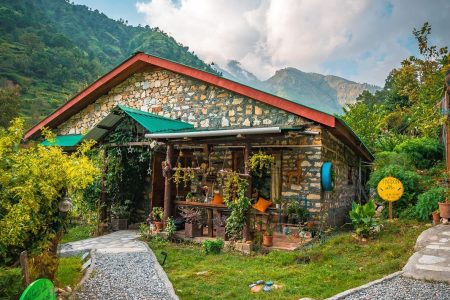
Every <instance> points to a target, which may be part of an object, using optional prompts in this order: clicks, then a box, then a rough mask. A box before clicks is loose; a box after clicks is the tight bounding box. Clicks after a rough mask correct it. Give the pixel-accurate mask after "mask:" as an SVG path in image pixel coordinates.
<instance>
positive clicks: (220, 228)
mask: <svg viewBox="0 0 450 300" xmlns="http://www.w3.org/2000/svg"><path fill="white" fill-rule="evenodd" d="M226 221H227V217H225V216H221V217H219V216H217V217H215V218H214V220H213V222H214V227H215V228H216V237H218V238H221V239H222V240H224V241H228V234H227V233H226V230H225V225H226Z"/></svg>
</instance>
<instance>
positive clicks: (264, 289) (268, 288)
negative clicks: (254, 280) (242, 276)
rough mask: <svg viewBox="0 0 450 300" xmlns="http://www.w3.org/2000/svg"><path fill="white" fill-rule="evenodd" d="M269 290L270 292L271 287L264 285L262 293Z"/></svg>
mask: <svg viewBox="0 0 450 300" xmlns="http://www.w3.org/2000/svg"><path fill="white" fill-rule="evenodd" d="M271 290H272V287H271V286H269V285H265V286H264V288H263V291H264V292H270V291H271Z"/></svg>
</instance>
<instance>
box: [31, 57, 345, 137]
mask: <svg viewBox="0 0 450 300" xmlns="http://www.w3.org/2000/svg"><path fill="white" fill-rule="evenodd" d="M139 62H144V63H147V64H151V65H154V66H157V67H160V68H163V69H166V70H169V71H172V72H175V73H179V74H182V75H185V76H189V77H192V78H195V79H198V80H201V81H204V82H206V83H209V84H211V85H215V86H217V87H220V88H223V89H226V90H230V91H232V92H235V93H237V94H240V95H243V96H246V97H249V98H252V99H255V100H257V101H260V102H263V103H265V104H268V105H271V106H274V107H277V108H279V109H282V110H285V111H288V112H290V113H293V114H296V115H298V116H301V117H304V118H306V119H310V120H312V121H315V122H318V123H320V124H323V125H326V126H329V127H335V124H336V119H335V117H334V116H332V115H329V114H326V113H323V112H320V111H317V110H314V109H312V108H309V107H306V106H302V105H300V104H297V103H294V102H291V101H288V100H286V99H283V98H280V97H277V96H274V95H271V94H267V93H264V92H262V91H259V90H256V89H253V88H251V87H248V86H245V85H242V84H239V83H237V82H234V81H231V80H228V79H225V78H222V77H219V76H216V75H214V74H211V73H208V72H205V71H201V70H198V69H194V68H190V67H187V66H184V65H181V64H178V63H175V62H172V61H168V60H165V59H162V58H158V57H154V56H150V55H147V54H145V53H142V52H141V53H137V54H135V55H134V56H132V57H130V58H129V59H128V60H126V61H124V62H123V63H122V64H121V65H119V66H118V67H116V68H115V69H113V70H112V71H111V72H109V73H107V74H105V75H104V76H103V77H101V78H100V79H98V80H97V81H95V82H94V83H93V84H91V85H90V86H89V87H88V88H86V89H85V90H84V91H82V92H80V93H79V94H77V95H76V96H75V97H73V98H72V99H71V100H69V101H68V102H66V103H65V104H63V105H62V106H60V107H59V108H58V109H57V110H55V111H54V112H53V113H51V114H50V115H49V116H48V117H47V118H45V119H44V120H42V121H41V122H39V123H38V124H36V125H35V126H34V127H32V128H31V129H30V130H28V131H27V133H26V134H25V136H24V139H25V140H26V139H29V138H30V137H32V136H34V135H36V134H37V133H38V132H39V130H41V129H42V128H43V127H44V126H49V125H53V126H57V125H59V124H61V123H62V122H64V121H60V120H57V119H58V118H59V117H61V118H64V115H69V116H71V115H73V114H74V112H73V113H72V112H71V108H72V107H73V106H74V105H76V104H81V103H82V102H83V100H84V99H86V98H87V97H88V96H89V95H91V94H92V93H93V92H94V91H95V90H97V89H98V88H100V87H102V86H103V85H105V84H107V83H108V82H110V81H111V80H112V79H114V78H115V77H117V76H118V75H119V74H121V73H122V72H124V71H126V70H127V69H129V68H131V67H132V66H133V65H134V64H136V63H139ZM75 110H76V109H75ZM52 123H53V124H52Z"/></svg>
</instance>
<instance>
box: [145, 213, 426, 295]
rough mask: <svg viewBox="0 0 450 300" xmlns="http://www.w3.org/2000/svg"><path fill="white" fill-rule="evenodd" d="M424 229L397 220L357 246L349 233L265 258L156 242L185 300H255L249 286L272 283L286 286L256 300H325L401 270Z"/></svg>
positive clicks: (418, 224) (156, 246) (161, 258)
mask: <svg viewBox="0 0 450 300" xmlns="http://www.w3.org/2000/svg"><path fill="white" fill-rule="evenodd" d="M424 229H426V225H425V224H423V223H418V222H414V221H404V220H397V221H396V222H393V223H385V224H384V229H383V230H382V232H381V233H380V234H379V236H378V237H377V239H375V240H369V241H367V242H358V241H356V240H355V239H354V238H353V237H352V233H351V232H341V233H338V234H336V235H335V236H333V237H330V238H329V239H327V241H325V243H324V244H323V245H321V246H320V245H319V244H315V245H312V246H311V247H309V248H308V249H303V250H298V251H293V252H280V251H272V252H270V253H269V254H267V255H250V256H249V255H247V256H246V255H242V254H237V253H233V252H227V253H221V254H219V255H206V254H204V252H203V251H202V249H201V247H199V246H196V245H189V244H173V243H156V242H154V243H152V242H150V247H152V249H153V250H154V251H155V254H156V255H157V257H158V259H159V261H160V262H161V263H162V261H163V256H162V255H161V254H160V253H161V251H165V252H167V253H168V257H167V260H166V263H165V265H164V266H163V267H164V269H165V271H166V272H167V274H168V276H169V279H170V280H171V282H172V283H173V285H174V288H175V292H176V293H177V295H178V296H179V297H180V298H181V299H211V298H221V299H238V298H239V299H253V298H255V295H254V294H252V293H251V292H250V289H249V288H248V285H249V284H250V283H252V282H255V281H256V280H259V279H262V280H272V281H274V283H275V284H278V285H282V286H283V287H282V288H281V289H278V290H275V291H271V292H269V293H264V292H260V293H259V294H258V299H274V298H276V299H295V298H301V297H313V298H316V299H322V298H326V297H330V296H332V295H335V294H337V293H339V292H342V291H344V290H347V289H350V288H353V287H356V286H359V285H362V284H365V283H367V282H370V281H372V280H375V279H378V278H381V277H383V276H385V275H387V274H390V273H393V272H395V271H398V270H400V269H401V268H402V267H403V265H404V264H405V263H406V261H407V260H408V258H409V256H410V255H411V254H412V253H413V248H414V244H415V242H416V238H417V236H418V235H419V234H420V233H421V232H422V231H423V230H424Z"/></svg>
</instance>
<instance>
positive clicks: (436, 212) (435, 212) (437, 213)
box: [431, 209, 441, 224]
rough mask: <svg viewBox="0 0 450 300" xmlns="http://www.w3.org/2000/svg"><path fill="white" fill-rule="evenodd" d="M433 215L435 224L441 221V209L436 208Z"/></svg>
mask: <svg viewBox="0 0 450 300" xmlns="http://www.w3.org/2000/svg"><path fill="white" fill-rule="evenodd" d="M431 216H432V218H433V224H439V221H440V220H441V214H440V212H439V209H436V210H435V211H433V212H432V213H431Z"/></svg>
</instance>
